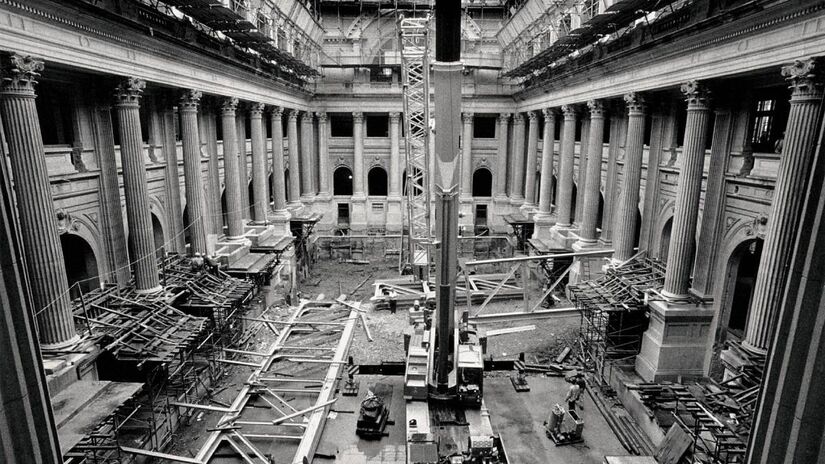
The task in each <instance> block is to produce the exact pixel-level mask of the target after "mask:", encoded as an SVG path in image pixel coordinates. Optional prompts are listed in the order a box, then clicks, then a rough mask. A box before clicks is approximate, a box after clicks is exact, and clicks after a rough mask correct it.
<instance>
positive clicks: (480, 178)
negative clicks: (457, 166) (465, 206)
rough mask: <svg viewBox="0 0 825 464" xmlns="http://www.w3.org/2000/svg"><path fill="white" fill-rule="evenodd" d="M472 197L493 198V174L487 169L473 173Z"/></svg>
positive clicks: (480, 169) (479, 169)
mask: <svg viewBox="0 0 825 464" xmlns="http://www.w3.org/2000/svg"><path fill="white" fill-rule="evenodd" d="M473 196H474V197H490V196H493V173H491V172H490V170H489V169H487V168H478V169H476V171H475V172H474V173H473Z"/></svg>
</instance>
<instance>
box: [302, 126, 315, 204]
mask: <svg viewBox="0 0 825 464" xmlns="http://www.w3.org/2000/svg"><path fill="white" fill-rule="evenodd" d="M312 139H313V137H312V113H310V112H309V111H307V112H305V113H304V114H303V115H302V116H301V201H302V202H303V203H312V202H313V201H315V187H314V186H313V185H312V184H313V183H314V182H313V179H312V171H313V163H312V147H313V144H312Z"/></svg>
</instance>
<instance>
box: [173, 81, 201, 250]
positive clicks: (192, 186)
mask: <svg viewBox="0 0 825 464" xmlns="http://www.w3.org/2000/svg"><path fill="white" fill-rule="evenodd" d="M201 96H202V94H201V92H199V91H197V90H184V92H183V94H182V95H181V97H180V103H179V106H178V111H180V132H181V142H183V176H184V181H185V182H186V207H187V208H188V209H189V223H188V224H185V226H186V228H188V229H189V237H190V238H191V240H192V242H191V243H190V244H189V253H190V254H193V255H194V254H195V253H206V251H207V249H206V225H205V224H206V221H205V220H204V217H205V216H206V208H205V205H206V204H205V202H204V199H203V177H202V176H201V150H200V148H201V142H200V139H199V135H200V134H199V131H198V103H200V100H201Z"/></svg>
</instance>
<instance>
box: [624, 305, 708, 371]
mask: <svg viewBox="0 0 825 464" xmlns="http://www.w3.org/2000/svg"><path fill="white" fill-rule="evenodd" d="M649 307H650V325H649V326H648V329H647V330H646V331H645V333H644V335H643V337H642V349H641V352H640V353H639V354H638V355H637V356H636V372H637V373H638V374H639V375H640V376H641V377H642V378H643V379H645V381H647V382H659V381H663V380H677V379H678V378H681V381H684V379H685V378H686V377H687V378H701V377H704V376H705V372H706V369H705V353H706V351H707V349H708V337H710V325H711V322H712V321H713V308H712V307H711V305H710V304H708V303H702V304H698V305H697V304H695V303H683V302H668V301H652V302H650V305H649Z"/></svg>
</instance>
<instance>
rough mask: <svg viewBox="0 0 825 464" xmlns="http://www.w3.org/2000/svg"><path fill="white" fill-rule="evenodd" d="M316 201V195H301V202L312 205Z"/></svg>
mask: <svg viewBox="0 0 825 464" xmlns="http://www.w3.org/2000/svg"><path fill="white" fill-rule="evenodd" d="M314 202H315V195H309V194H303V195H301V203H303V204H305V205H311V204H312V203H314Z"/></svg>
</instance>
